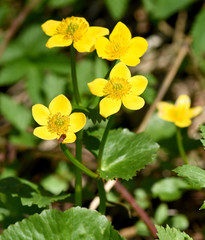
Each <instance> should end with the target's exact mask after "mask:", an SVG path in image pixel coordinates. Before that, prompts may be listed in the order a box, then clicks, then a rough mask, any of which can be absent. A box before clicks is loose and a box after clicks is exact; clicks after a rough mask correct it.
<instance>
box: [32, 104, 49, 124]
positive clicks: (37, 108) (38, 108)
mask: <svg viewBox="0 0 205 240" xmlns="http://www.w3.org/2000/svg"><path fill="white" fill-rule="evenodd" d="M49 114H50V112H49V110H48V108H47V107H45V106H44V105H42V104H36V105H34V106H33V107H32V115H33V118H34V120H35V121H36V122H37V123H38V124H40V125H46V124H47V122H48V116H49Z"/></svg>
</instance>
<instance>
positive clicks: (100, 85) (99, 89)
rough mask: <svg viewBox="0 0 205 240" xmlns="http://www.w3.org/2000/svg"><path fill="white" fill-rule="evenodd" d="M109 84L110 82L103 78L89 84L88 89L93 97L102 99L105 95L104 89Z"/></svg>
mask: <svg viewBox="0 0 205 240" xmlns="http://www.w3.org/2000/svg"><path fill="white" fill-rule="evenodd" d="M107 83H108V81H107V80H105V79H103V78H96V79H95V80H94V81H92V82H90V83H88V87H89V89H90V92H91V93H92V94H93V95H96V96H98V97H102V96H104V95H105V94H104V92H103V89H104V87H105V85H106V84H107Z"/></svg>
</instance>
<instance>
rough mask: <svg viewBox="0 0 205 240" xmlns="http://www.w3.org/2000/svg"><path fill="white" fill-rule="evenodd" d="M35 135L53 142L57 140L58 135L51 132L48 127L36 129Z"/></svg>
mask: <svg viewBox="0 0 205 240" xmlns="http://www.w3.org/2000/svg"><path fill="white" fill-rule="evenodd" d="M33 134H34V135H35V136H36V137H39V138H41V139H44V140H52V139H56V138H57V134H56V133H51V132H49V131H48V128H47V127H46V126H43V127H37V128H35V129H34V131H33Z"/></svg>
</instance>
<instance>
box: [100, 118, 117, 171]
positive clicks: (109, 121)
mask: <svg viewBox="0 0 205 240" xmlns="http://www.w3.org/2000/svg"><path fill="white" fill-rule="evenodd" d="M113 121H114V115H111V116H110V117H109V119H108V122H107V126H106V128H105V131H104V133H103V137H102V140H101V143H100V147H99V152H98V157H97V166H98V169H101V160H102V156H103V151H104V147H105V142H106V140H107V136H108V133H109V131H110V128H111V126H112V124H113Z"/></svg>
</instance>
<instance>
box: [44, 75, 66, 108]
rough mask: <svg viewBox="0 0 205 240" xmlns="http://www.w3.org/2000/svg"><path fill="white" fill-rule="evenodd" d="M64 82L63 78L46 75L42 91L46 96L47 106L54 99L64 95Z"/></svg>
mask: <svg viewBox="0 0 205 240" xmlns="http://www.w3.org/2000/svg"><path fill="white" fill-rule="evenodd" d="M66 80H67V79H66V78H65V77H60V76H59V75H56V74H48V75H46V77H45V79H44V81H43V91H44V93H45V96H46V103H47V104H49V103H50V101H51V100H52V99H53V98H54V97H56V96H58V95H59V94H64V93H65V85H66Z"/></svg>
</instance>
